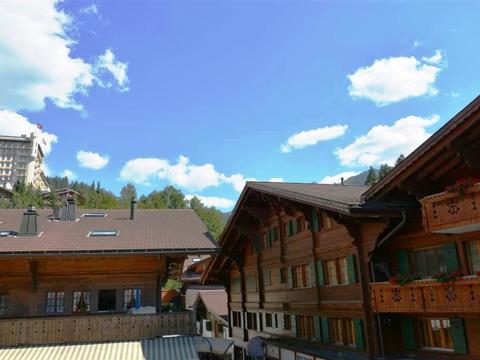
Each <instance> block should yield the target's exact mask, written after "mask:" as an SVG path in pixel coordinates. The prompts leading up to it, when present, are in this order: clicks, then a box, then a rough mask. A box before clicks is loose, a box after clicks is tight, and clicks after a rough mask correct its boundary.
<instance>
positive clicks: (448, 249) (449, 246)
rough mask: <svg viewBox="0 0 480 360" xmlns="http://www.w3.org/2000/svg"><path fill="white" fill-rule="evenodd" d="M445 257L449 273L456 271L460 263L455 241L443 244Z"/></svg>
mask: <svg viewBox="0 0 480 360" xmlns="http://www.w3.org/2000/svg"><path fill="white" fill-rule="evenodd" d="M443 259H444V261H445V265H446V266H447V271H448V272H449V273H451V272H455V271H457V270H458V269H459V268H460V266H459V264H458V256H457V246H456V244H455V243H454V242H452V243H446V244H444V245H443Z"/></svg>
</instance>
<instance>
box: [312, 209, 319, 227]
mask: <svg viewBox="0 0 480 360" xmlns="http://www.w3.org/2000/svg"><path fill="white" fill-rule="evenodd" d="M312 231H313V232H318V231H320V221H319V218H318V211H317V209H312Z"/></svg>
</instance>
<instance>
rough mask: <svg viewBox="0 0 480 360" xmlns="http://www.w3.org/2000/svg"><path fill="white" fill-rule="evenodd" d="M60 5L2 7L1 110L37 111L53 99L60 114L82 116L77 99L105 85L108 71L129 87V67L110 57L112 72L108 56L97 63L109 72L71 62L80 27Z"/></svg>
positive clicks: (55, 1)
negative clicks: (61, 110)
mask: <svg viewBox="0 0 480 360" xmlns="http://www.w3.org/2000/svg"><path fill="white" fill-rule="evenodd" d="M60 2H61V1H60V0H44V1H0V14H2V15H1V18H2V20H1V21H0V79H2V85H1V86H0V109H2V108H3V109H9V110H12V111H17V110H21V109H23V110H33V111H38V110H42V109H43V108H44V107H45V104H46V100H47V99H48V100H51V101H52V102H53V103H54V104H55V105H56V106H58V107H61V108H73V109H76V110H82V109H83V108H82V105H81V104H79V103H78V102H77V101H76V99H75V97H76V96H77V95H79V94H84V95H86V94H87V92H88V89H89V88H90V87H92V86H93V85H95V84H99V85H103V84H104V80H103V79H102V77H103V76H104V75H105V73H106V72H107V71H108V72H112V71H114V72H115V75H114V78H115V79H117V77H118V79H120V81H124V83H123V84H120V83H119V86H120V87H121V88H122V87H124V86H125V81H126V79H127V77H126V75H125V76H123V74H122V70H126V67H123V66H122V65H124V64H122V63H119V62H118V61H117V62H115V60H114V57H111V59H112V64H111V65H113V68H112V66H111V65H110V64H108V60H109V58H108V56H107V58H105V59H104V58H102V57H105V55H109V54H108V50H107V52H106V53H105V54H104V55H102V56H101V57H100V58H99V60H98V63H100V64H104V66H105V68H102V67H99V66H98V65H95V66H93V65H92V64H90V63H88V62H87V61H85V60H84V59H82V58H80V57H73V56H72V54H71V50H72V47H73V46H74V45H75V40H74V39H73V38H72V36H71V31H70V30H71V29H73V28H75V23H74V19H73V18H72V17H71V16H70V15H68V14H67V13H65V12H64V11H63V10H61V9H60V8H59V6H58V5H59V3H60ZM12 29H14V31H12ZM112 55H113V53H112ZM107 65H108V66H109V67H110V68H109V67H107ZM112 69H113V70H112ZM122 79H124V80H122ZM117 81H119V80H117Z"/></svg>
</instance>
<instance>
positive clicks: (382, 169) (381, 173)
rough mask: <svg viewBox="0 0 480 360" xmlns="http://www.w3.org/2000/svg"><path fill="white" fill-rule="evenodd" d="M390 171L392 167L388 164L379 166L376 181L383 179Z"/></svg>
mask: <svg viewBox="0 0 480 360" xmlns="http://www.w3.org/2000/svg"><path fill="white" fill-rule="evenodd" d="M390 170H392V167H391V166H390V165H388V164H382V165H380V168H379V169H378V180H381V179H383V177H384V176H385V175H387V174H388V172H389V171H390Z"/></svg>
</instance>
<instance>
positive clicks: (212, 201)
mask: <svg viewBox="0 0 480 360" xmlns="http://www.w3.org/2000/svg"><path fill="white" fill-rule="evenodd" d="M194 197H197V198H198V199H199V200H200V201H201V202H202V203H203V205H205V206H208V207H210V206H213V207H216V208H219V209H231V208H232V207H233V205H235V201H233V200H230V199H227V198H223V197H217V196H202V195H196V194H195V195H192V194H189V195H185V199H187V200H191V199H193V198H194Z"/></svg>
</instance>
